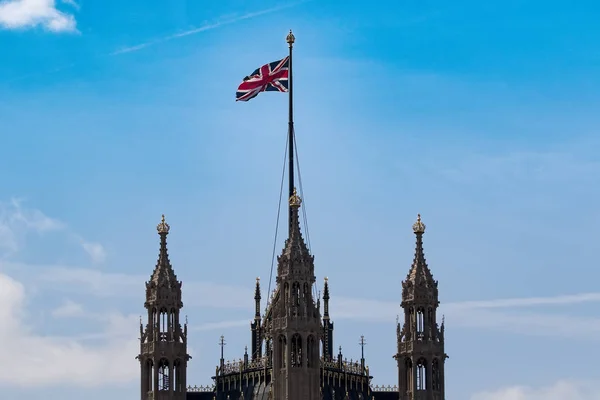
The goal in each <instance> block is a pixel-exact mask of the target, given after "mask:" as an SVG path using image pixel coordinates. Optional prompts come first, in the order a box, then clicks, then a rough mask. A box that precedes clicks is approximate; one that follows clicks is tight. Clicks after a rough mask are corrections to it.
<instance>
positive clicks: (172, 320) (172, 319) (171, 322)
mask: <svg viewBox="0 0 600 400" xmlns="http://www.w3.org/2000/svg"><path fill="white" fill-rule="evenodd" d="M169 317H170V318H169V328H170V330H171V331H172V332H174V331H175V309H174V308H172V309H171V312H170V313H169Z"/></svg>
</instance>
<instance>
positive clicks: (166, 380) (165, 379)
mask: <svg viewBox="0 0 600 400" xmlns="http://www.w3.org/2000/svg"><path fill="white" fill-rule="evenodd" d="M170 378H171V371H170V370H169V362H168V361H167V360H160V363H159V364H158V390H160V391H165V390H169V388H170V383H171V379H170Z"/></svg>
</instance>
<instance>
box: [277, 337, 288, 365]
mask: <svg viewBox="0 0 600 400" xmlns="http://www.w3.org/2000/svg"><path fill="white" fill-rule="evenodd" d="M286 354H287V341H286V340H285V336H283V335H281V336H279V350H278V354H277V357H278V358H279V365H281V368H286V367H287V365H286V356H285V355H286Z"/></svg>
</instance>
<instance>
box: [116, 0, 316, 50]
mask: <svg viewBox="0 0 600 400" xmlns="http://www.w3.org/2000/svg"><path fill="white" fill-rule="evenodd" d="M309 1H311V0H304V1H297V2H294V3H289V4H284V5H281V6H277V7H273V8H269V9H266V10H262V11H256V12H252V13H248V14H244V15H240V16H235V17H228V18H221V19H218V20H216V21H214V22H210V23H207V24H205V25H202V26H199V27H197V28H193V29H189V30H186V31H183V32H179V33H174V34H172V35H168V36H165V37H162V38H158V39H154V40H150V41H147V42H144V43H140V44H137V45H134V46H129V47H123V48H121V49H119V50H116V51H114V52H112V53H110V55H111V56H115V55H118V54H125V53H132V52H135V51H139V50H142V49H145V48H147V47H150V46H154V45H157V44H159V43H164V42H168V41H170V40H173V39H179V38H182V37H186V36H190V35H195V34H197V33H201V32H206V31H210V30H213V29H217V28H220V27H222V26H225V25H231V24H234V23H236V22H240V21H244V20H247V19H251V18H256V17H260V16H261V15H266V14H271V13H274V12H277V11H281V10H285V9H287V8H292V7H296V6H298V5H300V4H303V3H307V2H309Z"/></svg>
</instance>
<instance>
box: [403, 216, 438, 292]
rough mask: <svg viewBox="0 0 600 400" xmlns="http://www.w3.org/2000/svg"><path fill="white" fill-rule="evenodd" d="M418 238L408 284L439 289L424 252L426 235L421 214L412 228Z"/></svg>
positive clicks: (407, 279) (407, 278)
mask: <svg viewBox="0 0 600 400" xmlns="http://www.w3.org/2000/svg"><path fill="white" fill-rule="evenodd" d="M412 228H413V231H414V233H415V235H416V237H417V243H416V247H415V258H414V259H413V263H412V266H411V268H410V271H409V272H408V275H407V277H406V282H407V283H408V282H410V283H412V285H414V286H424V287H429V288H437V282H436V281H435V280H434V279H433V275H432V274H431V271H430V270H429V267H428V266H427V261H425V253H424V251H423V234H424V233H425V224H424V223H423V222H422V221H421V214H418V215H417V222H415V223H414V224H413V226H412Z"/></svg>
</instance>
